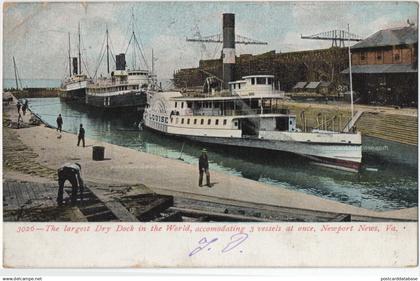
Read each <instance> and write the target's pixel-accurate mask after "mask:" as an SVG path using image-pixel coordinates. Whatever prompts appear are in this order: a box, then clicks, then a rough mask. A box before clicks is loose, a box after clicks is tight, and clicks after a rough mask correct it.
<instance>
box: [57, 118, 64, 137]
mask: <svg viewBox="0 0 420 281" xmlns="http://www.w3.org/2000/svg"><path fill="white" fill-rule="evenodd" d="M62 128H63V118H62V117H61V114H58V117H57V132H58V131H60V133H61V130H62Z"/></svg>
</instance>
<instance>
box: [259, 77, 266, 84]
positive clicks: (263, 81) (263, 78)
mask: <svg viewBox="0 0 420 281" xmlns="http://www.w3.org/2000/svg"><path fill="white" fill-rule="evenodd" d="M257 84H258V85H264V84H265V77H257Z"/></svg>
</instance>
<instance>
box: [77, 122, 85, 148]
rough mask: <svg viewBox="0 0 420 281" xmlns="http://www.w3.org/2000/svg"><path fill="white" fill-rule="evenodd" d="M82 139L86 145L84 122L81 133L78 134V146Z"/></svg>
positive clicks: (81, 125)
mask: <svg viewBox="0 0 420 281" xmlns="http://www.w3.org/2000/svg"><path fill="white" fill-rule="evenodd" d="M80 140H81V141H82V142H83V147H85V129H84V128H83V124H80V129H79V135H78V136H77V146H79V144H80Z"/></svg>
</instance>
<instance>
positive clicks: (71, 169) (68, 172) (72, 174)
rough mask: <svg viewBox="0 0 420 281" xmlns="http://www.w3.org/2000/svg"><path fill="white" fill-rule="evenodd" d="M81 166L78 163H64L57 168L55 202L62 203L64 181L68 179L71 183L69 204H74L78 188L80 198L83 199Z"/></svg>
mask: <svg viewBox="0 0 420 281" xmlns="http://www.w3.org/2000/svg"><path fill="white" fill-rule="evenodd" d="M81 170H82V167H81V166H80V164H79V163H73V164H71V163H66V164H64V165H62V166H61V167H60V168H59V169H58V195H57V204H58V205H59V206H61V205H62V204H63V191H64V183H65V182H66V181H67V180H68V181H69V182H70V183H71V188H72V191H71V204H72V205H74V204H76V201H77V191H78V190H80V198H81V199H82V200H83V190H84V185H83V179H82V177H81V175H80V173H81Z"/></svg>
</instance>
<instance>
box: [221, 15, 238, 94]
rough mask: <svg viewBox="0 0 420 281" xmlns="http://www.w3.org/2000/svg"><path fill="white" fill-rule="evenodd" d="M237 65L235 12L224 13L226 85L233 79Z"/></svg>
mask: <svg viewBox="0 0 420 281" xmlns="http://www.w3.org/2000/svg"><path fill="white" fill-rule="evenodd" d="M234 66H235V14H223V80H224V82H225V83H224V87H225V88H228V86H229V84H228V82H230V81H233V76H234V75H233V74H234V73H233V71H234Z"/></svg>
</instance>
